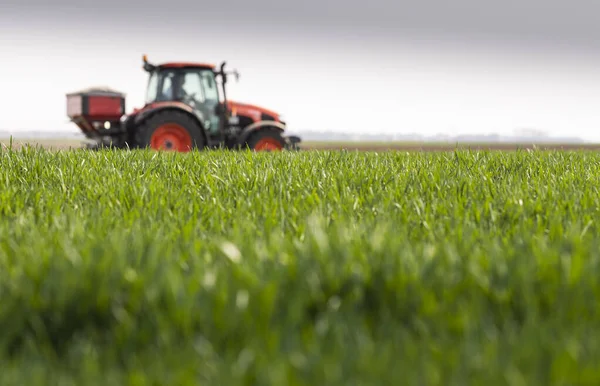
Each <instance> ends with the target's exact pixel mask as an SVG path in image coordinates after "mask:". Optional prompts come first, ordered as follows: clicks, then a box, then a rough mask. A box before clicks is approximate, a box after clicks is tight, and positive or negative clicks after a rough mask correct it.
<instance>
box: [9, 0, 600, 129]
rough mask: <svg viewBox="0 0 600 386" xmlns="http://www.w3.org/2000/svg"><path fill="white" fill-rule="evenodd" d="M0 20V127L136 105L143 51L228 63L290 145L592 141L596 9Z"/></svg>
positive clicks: (471, 5)
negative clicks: (95, 90)
mask: <svg viewBox="0 0 600 386" xmlns="http://www.w3.org/2000/svg"><path fill="white" fill-rule="evenodd" d="M141 4H143V5H141ZM165 4H168V7H166V6H165ZM0 11H1V12H0V49H1V52H3V55H2V56H3V57H4V56H5V55H6V56H7V57H8V58H9V59H8V60H6V61H4V62H3V64H2V66H7V67H5V68H7V69H8V70H9V71H11V72H12V73H14V74H15V76H14V77H11V79H9V80H8V88H9V90H11V91H13V97H10V98H9V97H8V96H4V97H0V98H4V99H1V100H2V102H3V103H9V104H14V109H10V111H9V114H7V115H4V116H3V117H1V118H0V128H5V126H9V128H24V129H34V128H42V127H40V126H45V127H47V128H48V129H55V128H58V127H60V128H64V129H65V130H71V129H72V128H73V126H72V125H69V124H66V123H65V121H66V117H65V116H64V110H65V107H64V104H65V103H64V102H65V101H64V94H65V93H66V92H69V91H72V90H73V89H78V88H83V87H88V86H90V85H96V84H106V85H110V86H112V87H116V88H120V89H122V90H123V91H125V92H127V94H128V108H132V107H134V106H138V105H139V104H140V103H142V101H143V92H144V86H145V81H146V78H145V74H144V73H143V71H141V69H140V64H141V55H142V54H143V53H147V54H148V55H149V57H150V59H151V60H155V61H166V60H201V61H205V60H208V61H216V62H218V61H220V60H222V59H225V60H228V62H229V63H230V65H231V66H234V67H236V68H238V69H239V70H240V72H241V73H242V78H241V80H240V84H238V85H232V92H233V97H234V98H236V99H241V100H243V101H246V102H252V103H257V104H262V105H265V106H266V107H270V108H274V109H276V110H279V111H280V112H282V113H283V114H284V115H286V118H287V120H288V121H289V123H290V127H291V128H292V129H294V130H297V131H299V132H301V131H302V130H304V129H323V130H351V131H381V132H394V131H396V132H399V133H407V132H419V131H421V132H424V133H426V134H433V133H438V132H448V133H453V134H455V133H460V132H469V133H474V132H481V133H487V132H505V133H510V132H511V131H512V130H515V129H521V128H536V129H541V130H546V131H548V132H551V133H557V134H561V135H564V134H572V133H574V132H576V134H577V135H583V136H587V137H590V136H592V135H596V134H595V132H596V131H598V132H600V130H598V129H599V128H600V118H599V117H596V108H597V107H596V106H598V102H599V101H600V100H599V98H598V95H600V91H598V90H600V87H599V86H600V71H599V70H597V68H600V66H599V64H600V59H599V58H600V24H598V23H597V15H598V14H599V13H600V2H598V1H592V0H571V1H566V0H564V1H556V0H547V1H543V0H503V1H484V0H454V1H451V2H450V1H442V0H438V1H434V0H420V1H413V2H406V1H383V0H370V1H368V2H366V1H357V0H346V1H343V0H320V1H317V0H303V1H295V2H286V1H277V0H256V1H243V0H222V1H218V2H205V1H179V0H177V1H169V2H164V1H163V2H159V1H156V0H148V1H145V2H143V3H141V2H139V1H135V2H130V3H129V4H128V3H126V2H122V3H120V2H119V1H117V0H105V1H97V0H95V1H85V0H78V1H74V0H56V1H49V0H31V1H28V2H27V3H25V2H24V1H23V0H4V1H3V2H2V5H0ZM26 59H38V62H37V63H36V64H34V62H26V61H25V60H26ZM3 60H4V58H3ZM39 63H44V65H45V66H44V67H43V69H40V68H39V67H36V65H37V64H39ZM23 77H25V79H29V80H30V85H31V86H33V85H35V87H37V89H36V95H40V97H43V98H45V101H46V102H45V103H44V105H43V106H40V110H41V112H42V113H41V114H37V115H35V116H27V114H25V113H24V112H26V111H27V110H26V108H25V107H22V105H18V103H19V101H22V100H30V99H31V98H32V94H31V92H32V91H27V90H23V89H22V87H20V86H21V84H22V83H20V82H22V79H23ZM17 79H20V80H17ZM14 96H17V98H15V97H14ZM19 97H21V98H22V99H21V98H19ZM390 119H391V120H390ZM50 126H51V127H50ZM596 138H597V137H596Z"/></svg>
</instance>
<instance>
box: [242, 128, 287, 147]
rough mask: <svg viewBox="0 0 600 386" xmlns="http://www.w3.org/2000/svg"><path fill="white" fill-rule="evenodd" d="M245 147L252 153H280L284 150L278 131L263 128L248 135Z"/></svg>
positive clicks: (283, 142) (282, 140)
mask: <svg viewBox="0 0 600 386" xmlns="http://www.w3.org/2000/svg"><path fill="white" fill-rule="evenodd" d="M246 146H247V147H248V148H249V149H250V150H254V151H281V150H283V149H284V146H285V140H284V139H283V137H282V136H281V132H280V131H279V130H277V129H272V128H265V129H261V130H257V131H255V132H254V133H252V134H250V138H248V140H247V141H246Z"/></svg>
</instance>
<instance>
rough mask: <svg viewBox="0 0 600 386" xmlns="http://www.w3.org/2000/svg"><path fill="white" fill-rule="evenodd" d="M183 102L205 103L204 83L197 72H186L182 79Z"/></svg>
mask: <svg viewBox="0 0 600 386" xmlns="http://www.w3.org/2000/svg"><path fill="white" fill-rule="evenodd" d="M180 91H181V96H180V97H181V100H183V101H184V102H187V103H190V102H191V103H197V104H202V103H204V93H203V92H202V82H201V79H200V75H199V74H198V73H197V72H186V73H185V75H183V76H182V79H181V90H180Z"/></svg>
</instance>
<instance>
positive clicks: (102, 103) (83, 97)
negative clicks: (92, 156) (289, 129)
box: [67, 55, 300, 152]
mask: <svg viewBox="0 0 600 386" xmlns="http://www.w3.org/2000/svg"><path fill="white" fill-rule="evenodd" d="M143 61H144V65H143V68H144V70H145V71H146V72H148V73H149V80H148V85H147V90H146V101H145V105H144V106H143V107H142V108H141V109H135V110H134V111H133V112H132V113H131V114H129V115H127V114H126V113H125V96H124V95H123V94H122V93H119V92H116V91H112V90H103V89H89V90H84V91H80V92H77V93H71V94H67V115H68V116H69V118H70V119H71V121H72V122H74V123H75V124H76V125H77V126H78V127H79V129H80V130H81V131H82V132H83V133H84V135H85V136H86V137H87V138H88V139H89V140H92V143H93V145H91V146H90V147H92V148H99V147H104V146H111V147H117V148H148V147H149V148H152V149H156V150H171V151H180V152H185V151H190V150H192V149H204V148H228V149H244V148H249V149H251V150H255V151H277V150H283V149H297V148H298V147H297V144H298V143H299V142H300V138H298V137H295V136H290V137H288V136H284V131H285V129H286V123H285V122H284V121H283V120H282V119H281V116H280V115H279V114H277V113H275V112H273V111H270V110H267V109H264V108H261V107H258V106H253V105H248V104H242V103H238V102H233V101H227V94H226V89H225V85H226V83H227V76H228V75H230V74H231V73H229V72H226V71H225V63H223V64H221V66H220V68H218V69H217V68H216V66H214V65H211V64H203V63H164V64H160V65H154V64H151V63H149V62H148V60H147V57H146V55H144V56H143ZM233 74H235V75H236V78H238V77H239V75H238V74H237V72H234V73H233ZM219 78H220V80H221V82H220V84H221V90H219V88H218V87H217V84H218V82H217V79H219ZM219 91H221V92H219Z"/></svg>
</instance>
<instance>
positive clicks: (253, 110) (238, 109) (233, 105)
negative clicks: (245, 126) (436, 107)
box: [227, 101, 280, 121]
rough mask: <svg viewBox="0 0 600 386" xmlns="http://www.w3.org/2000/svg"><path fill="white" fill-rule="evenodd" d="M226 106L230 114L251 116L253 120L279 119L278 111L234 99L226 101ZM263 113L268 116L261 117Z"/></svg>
mask: <svg viewBox="0 0 600 386" xmlns="http://www.w3.org/2000/svg"><path fill="white" fill-rule="evenodd" d="M227 107H228V108H229V110H230V111H231V113H232V115H243V116H247V117H250V118H252V119H253V120H254V121H259V120H262V119H265V120H275V121H279V115H280V114H279V113H277V112H275V111H273V110H268V109H265V108H264V107H260V106H256V105H251V104H247V103H241V102H236V101H227ZM263 115H267V116H268V117H263Z"/></svg>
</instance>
